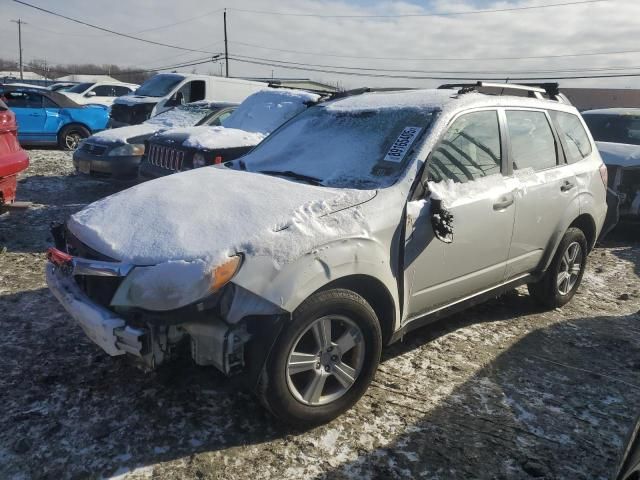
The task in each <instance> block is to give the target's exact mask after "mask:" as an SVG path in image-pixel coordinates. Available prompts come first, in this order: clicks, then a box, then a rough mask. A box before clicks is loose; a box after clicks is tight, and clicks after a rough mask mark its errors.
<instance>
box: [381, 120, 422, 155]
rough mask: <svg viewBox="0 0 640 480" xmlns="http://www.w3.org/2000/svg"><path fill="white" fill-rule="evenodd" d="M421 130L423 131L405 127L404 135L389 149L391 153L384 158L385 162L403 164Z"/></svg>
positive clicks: (417, 128)
mask: <svg viewBox="0 0 640 480" xmlns="http://www.w3.org/2000/svg"><path fill="white" fill-rule="evenodd" d="M420 130H422V128H420V127H404V130H402V133H401V134H400V135H399V136H398V138H397V139H396V141H395V142H393V145H391V148H389V151H388V152H387V154H386V155H385V157H384V161H385V162H393V163H400V162H402V160H404V157H405V155H406V154H407V152H408V151H409V148H410V147H411V145H412V144H413V142H414V140H415V139H416V138H417V137H418V134H419V133H420Z"/></svg>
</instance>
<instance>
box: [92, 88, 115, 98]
mask: <svg viewBox="0 0 640 480" xmlns="http://www.w3.org/2000/svg"><path fill="white" fill-rule="evenodd" d="M92 91H93V92H95V93H96V95H97V96H98V97H115V92H114V90H113V87H112V86H111V85H99V86H97V87H96V88H94V89H93V90H92Z"/></svg>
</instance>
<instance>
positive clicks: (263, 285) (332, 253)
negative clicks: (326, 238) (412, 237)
mask: <svg viewBox="0 0 640 480" xmlns="http://www.w3.org/2000/svg"><path fill="white" fill-rule="evenodd" d="M389 258H390V255H389V250H388V248H387V249H386V250H385V248H384V246H383V245H382V244H381V243H380V242H378V241H376V240H375V239H372V238H370V237H366V236H359V237H350V238H347V239H340V240H335V241H332V242H329V243H327V244H325V245H323V246H321V247H318V248H315V249H314V250H312V251H311V252H309V253H307V254H305V255H303V256H301V257H299V258H298V259H297V260H295V261H294V262H292V263H290V264H288V265H286V266H284V267H283V268H282V269H277V267H276V265H275V264H274V262H273V261H272V260H271V259H270V258H268V257H252V258H249V259H247V262H246V263H245V265H243V267H242V268H241V270H240V272H239V273H238V275H237V276H236V278H234V280H233V281H234V283H236V284H237V285H239V286H241V287H243V288H245V289H247V290H249V291H251V292H253V293H254V294H256V295H259V296H260V297H262V298H264V299H265V300H268V301H269V302H272V303H274V304H276V305H278V306H279V307H280V308H282V309H283V310H286V311H288V312H293V311H294V310H295V309H296V308H297V307H298V306H299V305H300V304H301V303H302V302H303V301H304V300H305V299H307V298H308V297H309V296H310V295H311V294H313V293H314V292H316V291H317V290H319V289H320V288H322V287H323V286H325V285H327V284H328V283H330V282H333V281H335V280H338V279H340V278H343V277H347V276H350V275H367V276H370V277H372V278H375V279H376V280H378V281H380V282H381V283H382V284H383V285H384V286H385V288H386V289H387V290H388V291H389V293H390V295H391V297H392V298H393V303H394V309H395V318H396V319H399V318H400V311H399V304H400V302H399V299H398V284H397V281H396V279H395V277H394V275H393V272H392V268H391V265H390V263H389Z"/></svg>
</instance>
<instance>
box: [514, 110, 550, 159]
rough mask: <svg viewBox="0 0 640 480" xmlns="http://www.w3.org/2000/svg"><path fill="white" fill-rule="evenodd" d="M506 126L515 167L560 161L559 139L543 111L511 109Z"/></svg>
mask: <svg viewBox="0 0 640 480" xmlns="http://www.w3.org/2000/svg"><path fill="white" fill-rule="evenodd" d="M507 126H508V130H509V139H510V141H511V154H512V161H513V169H514V170H523V169H525V168H532V169H533V170H545V169H547V168H552V167H555V166H556V165H557V158H556V141H555V138H554V137H553V132H552V130H551V126H550V125H549V121H548V120H547V116H546V115H545V113H544V112H533V111H526V110H508V111H507Z"/></svg>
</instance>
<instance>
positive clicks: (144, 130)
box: [91, 123, 161, 143]
mask: <svg viewBox="0 0 640 480" xmlns="http://www.w3.org/2000/svg"><path fill="white" fill-rule="evenodd" d="M160 129H161V127H159V126H158V125H153V124H149V123H141V124H140V125H129V126H126V127H119V128H112V129H109V130H103V131H102V132H98V133H95V134H93V135H91V140H95V141H97V142H101V143H111V142H119V143H127V140H129V139H130V138H136V137H141V136H143V135H152V134H154V133H155V132H157V131H158V130H160Z"/></svg>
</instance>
